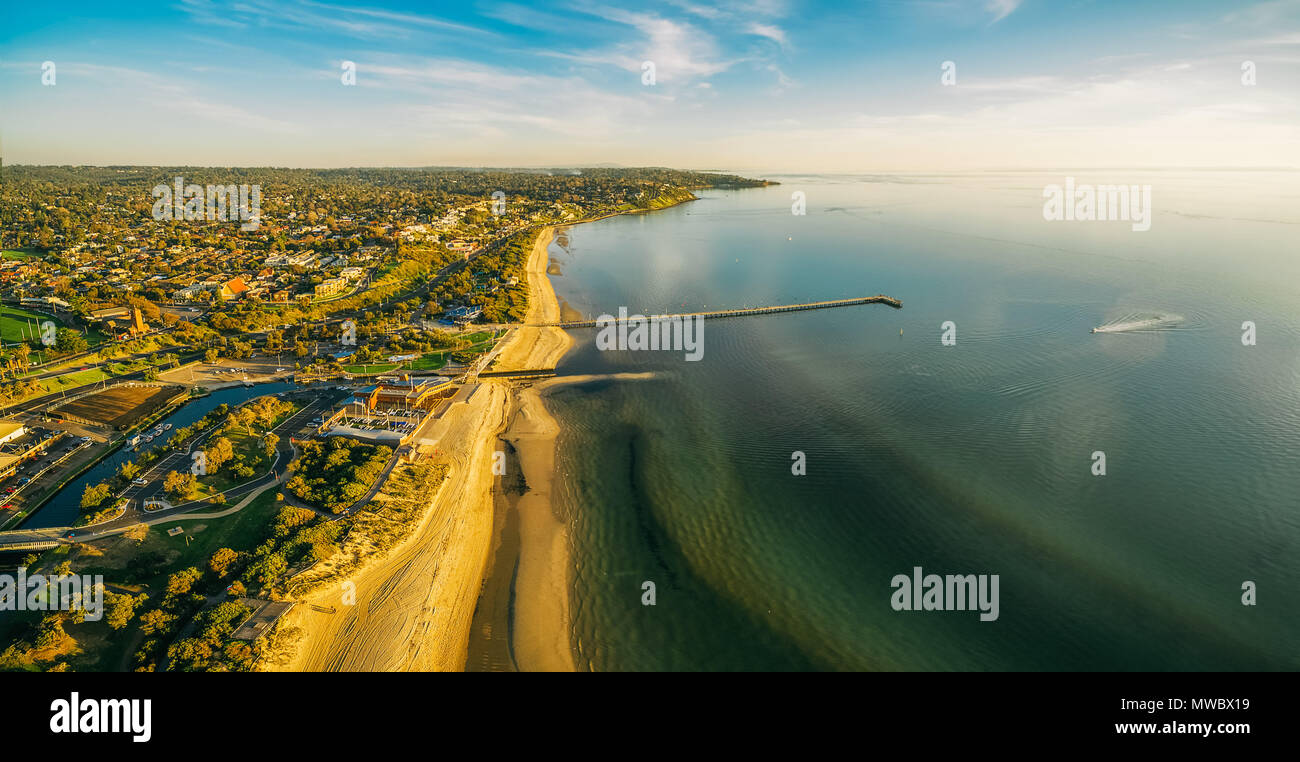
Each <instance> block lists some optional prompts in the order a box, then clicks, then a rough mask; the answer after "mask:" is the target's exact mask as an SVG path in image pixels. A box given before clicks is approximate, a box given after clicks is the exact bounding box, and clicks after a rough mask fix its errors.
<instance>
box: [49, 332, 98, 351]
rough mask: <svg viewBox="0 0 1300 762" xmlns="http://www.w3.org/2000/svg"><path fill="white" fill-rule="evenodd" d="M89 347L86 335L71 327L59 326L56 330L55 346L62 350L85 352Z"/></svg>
mask: <svg viewBox="0 0 1300 762" xmlns="http://www.w3.org/2000/svg"><path fill="white" fill-rule="evenodd" d="M89 347H90V345H89V344H87V343H86V339H85V337H84V336H82V335H81V334H80V333H77V332H76V331H74V330H72V329H71V328H59V329H57V330H55V332H54V348H55V349H57V350H58V351H60V352H64V353H75V352H84V351H86V349H88V348H89Z"/></svg>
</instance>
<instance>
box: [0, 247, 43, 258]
mask: <svg viewBox="0 0 1300 762" xmlns="http://www.w3.org/2000/svg"><path fill="white" fill-rule="evenodd" d="M39 257H40V252H38V251H36V250H35V249H25V250H24V249H5V250H3V251H0V259H32V258H39Z"/></svg>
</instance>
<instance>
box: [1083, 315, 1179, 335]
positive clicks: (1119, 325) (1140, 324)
mask: <svg viewBox="0 0 1300 762" xmlns="http://www.w3.org/2000/svg"><path fill="white" fill-rule="evenodd" d="M1182 321H1183V316H1182V315H1171V314H1158V315H1125V316H1124V317H1121V318H1118V319H1116V320H1111V321H1110V322H1107V323H1103V324H1101V325H1099V326H1097V327H1096V328H1094V329H1092V332H1093V333H1136V332H1140V331H1167V330H1171V329H1174V328H1177V327H1178V326H1179V324H1180V323H1182Z"/></svg>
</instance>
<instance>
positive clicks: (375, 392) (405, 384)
mask: <svg viewBox="0 0 1300 762" xmlns="http://www.w3.org/2000/svg"><path fill="white" fill-rule="evenodd" d="M451 388H452V383H451V380H450V379H447V378H443V377H441V376H433V377H427V378H411V377H410V376H407V377H406V378H396V377H381V378H380V379H379V383H378V384H375V385H374V386H369V387H366V388H365V389H362V390H361V391H359V392H357V399H358V400H360V401H362V402H364V403H365V405H366V407H367V408H368V409H369V410H371V411H376V410H430V409H432V408H433V405H434V403H436V402H437V401H438V395H439V394H440V393H441V392H445V391H449V390H450V389H451Z"/></svg>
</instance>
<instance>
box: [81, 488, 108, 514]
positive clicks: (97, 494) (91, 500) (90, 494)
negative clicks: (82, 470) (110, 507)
mask: <svg viewBox="0 0 1300 762" xmlns="http://www.w3.org/2000/svg"><path fill="white" fill-rule="evenodd" d="M112 494H113V492H112V490H111V489H110V488H109V486H108V482H104V483H102V484H96V485H93V486H89V487H86V491H85V492H83V493H82V494H81V510H83V511H86V510H90V509H92V508H98V507H99V506H100V505H102V504H103V503H104V501H105V500H107V499H108V498H109V496H110V495H112Z"/></svg>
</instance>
